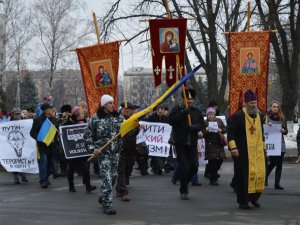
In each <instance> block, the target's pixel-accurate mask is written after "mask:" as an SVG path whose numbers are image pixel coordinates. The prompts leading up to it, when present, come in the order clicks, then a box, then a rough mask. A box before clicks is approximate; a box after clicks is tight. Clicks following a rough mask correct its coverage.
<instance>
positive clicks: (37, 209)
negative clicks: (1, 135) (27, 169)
mask: <svg viewBox="0 0 300 225" xmlns="http://www.w3.org/2000/svg"><path fill="white" fill-rule="evenodd" d="M232 170H233V168H232V162H225V163H224V164H223V166H222V169H221V171H220V174H221V177H220V179H219V183H220V185H219V186H210V185H209V181H208V180H207V179H205V178H203V171H204V167H203V166H200V168H199V173H198V174H199V178H200V181H201V183H202V186H201V187H197V186H190V188H189V190H190V195H189V196H190V200H188V201H183V200H181V199H180V198H179V191H178V188H179V185H178V184H177V185H173V184H172V183H171V182H170V180H171V175H170V174H163V175H162V176H158V175H148V176H143V177H141V176H139V174H138V171H137V170H135V171H134V173H133V176H132V178H131V182H130V186H129V191H130V198H131V201H130V202H122V201H121V199H119V198H117V197H115V198H114V206H115V208H116V210H117V214H116V215H113V216H108V215H105V214H103V213H102V208H101V207H100V205H99V204H98V203H97V191H95V192H93V193H89V194H87V193H85V187H84V186H83V185H82V184H81V177H77V176H76V180H75V183H76V189H77V192H76V193H69V192H68V183H67V179H66V178H58V179H55V180H53V179H51V183H52V184H51V185H50V186H49V188H48V189H41V188H40V186H39V184H38V176H37V175H29V176H28V178H29V180H30V182H29V183H26V184H24V183H23V184H21V185H14V184H13V176H12V174H10V173H6V172H0V225H17V224H20V225H21V224H22V225H36V224H42V225H85V224H87V225H94V224H95V225H96V224H97V225H99V224H114V225H123V224H124V225H126V224H132V225H165V224H176V225H183V224H216V225H217V224H218V225H221V224H224V225H225V224H226V225H227V224H228V225H229V224H230V225H236V224H242V225H244V224H245V225H246V224H247V225H248V224H249V225H250V224H255V225H264V224H272V225H283V224H288V225H289V224H291V225H292V224H295V225H299V224H300V211H299V210H300V188H299V184H300V180H299V173H300V165H299V164H294V163H290V162H286V161H285V162H284V168H283V175H282V181H281V185H282V186H284V187H285V190H283V191H280V190H274V188H273V185H274V172H272V174H271V176H270V178H269V186H268V187H267V188H266V191H265V193H264V194H263V195H262V196H261V198H260V201H259V202H260V203H261V205H262V207H261V208H259V209H258V208H251V209H250V210H246V211H245V210H240V209H238V205H237V204H236V196H235V194H234V193H233V192H232V189H231V188H230V186H229V183H230V180H231V177H232ZM92 183H93V184H95V185H97V186H98V185H99V184H100V180H99V178H98V177H97V176H96V175H92ZM114 196H115V194H114Z"/></svg>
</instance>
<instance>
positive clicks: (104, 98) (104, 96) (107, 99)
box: [100, 95, 114, 106]
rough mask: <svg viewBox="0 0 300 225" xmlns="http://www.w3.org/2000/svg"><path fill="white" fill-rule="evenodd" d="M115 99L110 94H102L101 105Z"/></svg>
mask: <svg viewBox="0 0 300 225" xmlns="http://www.w3.org/2000/svg"><path fill="white" fill-rule="evenodd" d="M111 101H114V98H113V97H112V96H110V95H102V97H101V100H100V103H101V106H104V105H105V104H106V103H108V102H111Z"/></svg>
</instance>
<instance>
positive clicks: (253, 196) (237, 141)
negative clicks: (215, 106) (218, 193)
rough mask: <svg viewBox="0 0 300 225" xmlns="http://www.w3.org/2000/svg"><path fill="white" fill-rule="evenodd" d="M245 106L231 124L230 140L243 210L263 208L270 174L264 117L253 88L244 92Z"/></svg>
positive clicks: (238, 194)
mask: <svg viewBox="0 0 300 225" xmlns="http://www.w3.org/2000/svg"><path fill="white" fill-rule="evenodd" d="M244 101H245V107H244V108H243V109H241V110H240V111H238V112H236V113H235V114H234V115H233V117H232V119H231V120H230V123H229V124H228V134H227V135H228V136H227V137H228V143H229V149H230V151H231V155H232V158H233V160H234V166H235V168H236V184H237V202H238V204H239V208H240V209H250V207H249V205H248V204H249V202H251V204H252V205H253V206H254V207H256V208H259V207H260V204H259V203H258V199H259V197H260V194H261V193H262V192H263V191H264V187H265V185H264V182H265V175H266V172H265V170H266V166H265V149H266V148H265V146H266V145H265V143H264V137H263V126H262V123H263V118H262V116H261V115H260V114H259V113H258V109H257V96H256V95H255V93H254V92H253V91H252V90H248V91H247V92H246V93H245V95H244Z"/></svg>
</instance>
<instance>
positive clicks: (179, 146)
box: [0, 89, 300, 215]
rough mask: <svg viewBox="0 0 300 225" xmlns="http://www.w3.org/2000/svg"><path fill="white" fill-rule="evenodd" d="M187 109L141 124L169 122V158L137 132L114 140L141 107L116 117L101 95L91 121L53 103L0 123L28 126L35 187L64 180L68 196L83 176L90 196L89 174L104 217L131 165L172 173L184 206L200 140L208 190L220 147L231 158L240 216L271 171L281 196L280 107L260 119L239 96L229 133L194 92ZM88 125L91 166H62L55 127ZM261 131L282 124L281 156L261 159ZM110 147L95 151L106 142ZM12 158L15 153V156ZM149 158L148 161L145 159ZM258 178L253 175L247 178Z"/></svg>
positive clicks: (68, 162) (251, 100)
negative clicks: (45, 134) (48, 135)
mask: <svg viewBox="0 0 300 225" xmlns="http://www.w3.org/2000/svg"><path fill="white" fill-rule="evenodd" d="M182 95H185V96H186V99H187V102H186V103H187V107H186V106H184V102H182V103H179V104H177V105H175V106H173V107H172V108H171V109H169V108H168V107H166V106H164V105H159V106H157V107H156V109H155V110H154V112H153V113H152V114H151V115H147V116H145V117H144V118H143V120H145V121H147V122H156V123H167V124H170V125H171V126H172V132H171V136H170V140H169V143H170V145H171V151H170V156H169V157H168V158H163V157H158V156H152V157H149V156H148V149H147V146H146V144H145V143H140V144H136V137H137V135H138V133H139V131H140V129H144V127H143V126H142V125H141V126H139V127H136V128H135V129H133V130H131V131H130V132H129V133H128V134H127V135H126V136H125V137H123V138H120V137H119V136H118V135H117V134H118V132H119V130H120V126H121V124H122V123H123V122H124V121H126V120H128V119H129V118H130V117H131V116H132V115H133V114H135V113H136V112H138V111H139V110H140V107H139V106H137V105H134V104H132V103H130V102H127V101H125V102H123V103H122V104H121V105H120V108H119V110H118V111H116V110H115V102H114V99H113V97H112V96H110V95H103V96H101V98H100V101H99V103H98V104H99V107H98V110H97V112H96V114H95V115H93V116H92V117H91V118H89V113H88V107H87V104H86V103H84V102H82V103H80V104H78V105H77V106H73V107H72V106H71V105H68V104H66V105H63V106H61V108H60V112H59V113H58V112H57V111H56V109H55V108H54V107H53V106H52V105H51V98H49V97H47V96H46V97H45V98H44V99H43V102H42V104H40V105H39V106H37V107H36V108H34V107H30V108H26V109H23V110H21V109H19V108H14V109H13V110H12V111H11V113H10V114H8V113H7V112H4V111H3V112H2V113H1V115H0V121H1V122H8V121H12V120H21V119H33V124H32V128H31V131H30V136H31V137H32V138H33V139H35V140H36V142H37V149H38V159H39V161H38V165H39V183H40V186H41V188H43V189H46V188H48V186H49V185H51V183H50V180H49V177H50V175H51V174H52V176H53V178H54V179H56V178H58V177H66V180H67V182H68V186H69V189H68V190H69V192H76V189H75V185H74V174H76V173H78V174H79V175H80V176H82V183H83V184H84V185H85V188H86V192H87V193H89V192H92V191H94V190H95V189H96V186H94V185H93V184H92V182H91V178H90V177H91V176H90V167H91V165H90V164H92V165H93V166H92V168H93V171H94V172H95V173H96V174H97V175H99V177H100V178H101V185H100V192H99V196H98V202H99V204H101V205H102V206H103V212H104V213H105V214H108V215H113V214H116V210H115V209H114V208H113V192H114V191H113V190H114V188H115V191H116V196H117V197H120V198H121V200H122V201H126V202H128V201H130V196H129V190H128V185H129V184H130V176H131V174H132V171H133V169H134V165H135V164H136V165H137V167H138V169H139V170H140V174H141V175H142V176H146V175H148V174H149V172H150V170H151V171H152V173H153V174H156V175H158V176H159V175H162V174H163V173H171V172H172V179H171V182H172V183H173V184H176V182H178V181H179V183H180V188H179V193H180V198H181V199H182V200H188V199H189V195H190V191H189V183H191V184H192V185H195V186H200V185H201V183H200V182H199V181H198V173H197V172H198V167H199V151H198V148H197V146H198V140H199V139H202V138H203V139H204V140H205V160H207V166H206V168H205V173H204V176H205V177H207V178H208V179H209V184H210V185H211V186H218V185H219V181H218V180H219V177H220V174H219V170H220V168H221V166H222V163H223V160H224V159H225V158H226V154H225V146H226V145H228V148H229V150H230V152H231V156H232V158H233V161H234V176H233V179H232V182H231V186H232V187H233V189H234V191H235V192H236V193H237V202H238V204H239V208H240V209H249V208H250V207H249V205H248V203H251V204H252V205H253V206H254V207H260V204H259V203H258V199H259V196H260V194H261V193H262V192H263V190H264V187H265V186H266V185H268V176H269V175H270V173H271V172H272V170H273V169H274V168H275V185H274V188H275V189H278V190H283V189H284V188H283V186H281V183H280V179H281V174H282V162H283V157H284V153H285V151H286V149H285V142H284V138H283V135H287V133H288V130H287V125H286V120H285V117H284V115H283V113H282V111H281V107H280V103H279V102H277V101H273V102H272V103H271V105H270V109H269V111H268V113H267V114H266V115H261V114H260V113H259V111H258V109H257V96H256V95H255V93H254V92H253V91H251V90H249V91H247V92H246V93H245V96H244V102H245V103H244V107H241V109H240V110H239V111H238V112H237V113H236V114H235V115H234V116H232V117H230V118H229V117H226V118H227V121H226V122H227V124H228V126H225V123H224V122H223V121H222V120H221V119H220V118H218V117H217V116H219V114H220V112H219V109H218V106H217V102H216V101H211V102H210V103H209V105H208V107H207V108H206V110H205V115H203V112H202V111H201V110H200V109H198V108H197V107H196V106H195V98H196V93H195V91H194V90H193V89H185V92H184V93H182ZM47 119H48V120H49V121H51V123H52V124H53V125H55V127H56V128H57V132H56V134H55V137H54V139H53V141H52V142H51V144H49V145H46V144H45V143H44V142H41V141H39V140H38V135H39V131H40V129H41V127H42V125H43V123H44V121H45V120H47ZM75 124H87V126H86V129H85V132H84V136H83V138H84V140H85V147H86V149H87V150H88V151H89V152H90V153H92V154H93V157H92V158H93V159H92V160H90V159H88V157H80V158H73V159H66V158H65V155H64V151H63V147H62V143H61V138H60V133H59V132H58V130H59V127H60V126H66V125H75ZM263 124H268V125H269V126H272V125H273V124H281V130H280V132H281V134H282V145H281V146H282V147H281V152H282V153H281V155H280V156H270V157H269V160H268V163H267V160H266V158H267V157H266V152H265V150H266V147H265V144H264V137H263V127H262V125H263ZM225 134H227V139H226V135H225ZM109 141H111V143H110V144H109V145H108V146H107V147H106V148H104V149H101V147H102V146H104V145H105V144H106V143H107V142H109ZM297 144H298V151H299V155H300V131H298V134H297ZM16 154H17V153H16ZM150 159H151V160H150ZM253 171H256V172H253ZM13 181H14V183H15V184H20V183H21V182H29V180H28V178H27V176H26V174H24V173H19V172H14V173H13Z"/></svg>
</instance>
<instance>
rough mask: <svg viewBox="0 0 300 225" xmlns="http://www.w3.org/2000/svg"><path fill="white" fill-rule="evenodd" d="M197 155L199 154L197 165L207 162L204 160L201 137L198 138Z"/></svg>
mask: <svg viewBox="0 0 300 225" xmlns="http://www.w3.org/2000/svg"><path fill="white" fill-rule="evenodd" d="M197 148H198V155H199V165H205V164H207V162H208V161H207V160H205V139H204V138H201V139H198V144H197Z"/></svg>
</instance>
